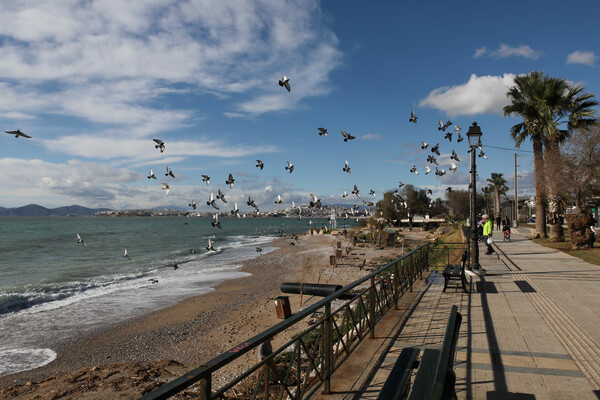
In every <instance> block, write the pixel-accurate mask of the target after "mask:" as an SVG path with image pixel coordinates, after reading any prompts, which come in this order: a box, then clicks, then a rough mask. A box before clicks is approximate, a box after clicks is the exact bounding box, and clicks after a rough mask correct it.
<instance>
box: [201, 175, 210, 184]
mask: <svg viewBox="0 0 600 400" xmlns="http://www.w3.org/2000/svg"><path fill="white" fill-rule="evenodd" d="M202 182H206V186H208V185H210V176H208V175H202Z"/></svg>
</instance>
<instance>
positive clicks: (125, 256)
mask: <svg viewBox="0 0 600 400" xmlns="http://www.w3.org/2000/svg"><path fill="white" fill-rule="evenodd" d="M123 258H126V259H128V260H131V257H129V254H127V249H125V250H124V251H123Z"/></svg>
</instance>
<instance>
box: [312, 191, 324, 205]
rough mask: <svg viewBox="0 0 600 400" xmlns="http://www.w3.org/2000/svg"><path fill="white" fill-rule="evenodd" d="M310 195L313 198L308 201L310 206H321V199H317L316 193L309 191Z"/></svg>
mask: <svg viewBox="0 0 600 400" xmlns="http://www.w3.org/2000/svg"><path fill="white" fill-rule="evenodd" d="M310 197H312V200H313V201H311V202H310V206H311V207H317V208H323V206H322V205H321V199H319V198H318V197H317V195H316V194H314V193H311V194H310Z"/></svg>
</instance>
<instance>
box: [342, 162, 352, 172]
mask: <svg viewBox="0 0 600 400" xmlns="http://www.w3.org/2000/svg"><path fill="white" fill-rule="evenodd" d="M342 171H344V172H347V173H350V166H349V165H348V161H347V160H346V163H345V164H344V168H342Z"/></svg>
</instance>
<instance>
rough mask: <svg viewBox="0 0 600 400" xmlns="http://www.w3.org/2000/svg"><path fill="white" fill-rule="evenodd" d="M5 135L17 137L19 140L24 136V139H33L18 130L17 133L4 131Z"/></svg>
mask: <svg viewBox="0 0 600 400" xmlns="http://www.w3.org/2000/svg"><path fill="white" fill-rule="evenodd" d="M4 132H5V133H8V134H9V135H15V138H18V137H19V136H22V137H24V138H28V139H31V136H29V135H27V134H25V133H23V132H21V130H20V129H17V130H16V131H4Z"/></svg>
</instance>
